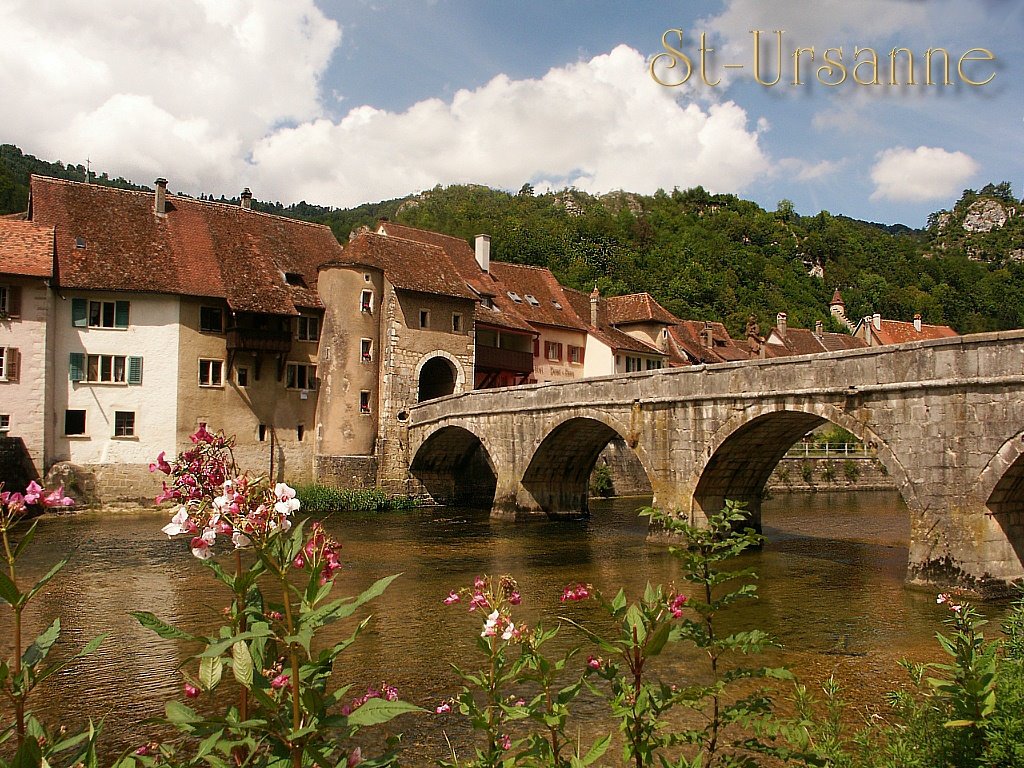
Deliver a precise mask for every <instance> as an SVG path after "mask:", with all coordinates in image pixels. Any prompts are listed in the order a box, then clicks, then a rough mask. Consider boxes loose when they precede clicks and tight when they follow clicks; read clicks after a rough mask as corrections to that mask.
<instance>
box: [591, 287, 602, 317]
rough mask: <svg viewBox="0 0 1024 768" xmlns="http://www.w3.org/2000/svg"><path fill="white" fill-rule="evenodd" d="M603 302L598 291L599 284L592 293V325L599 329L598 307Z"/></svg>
mask: <svg viewBox="0 0 1024 768" xmlns="http://www.w3.org/2000/svg"><path fill="white" fill-rule="evenodd" d="M600 301H601V293H600V291H598V290H597V284H596V283H595V284H594V290H592V291H591V292H590V324H591V325H592V326H593V327H594V328H597V305H598V302H600Z"/></svg>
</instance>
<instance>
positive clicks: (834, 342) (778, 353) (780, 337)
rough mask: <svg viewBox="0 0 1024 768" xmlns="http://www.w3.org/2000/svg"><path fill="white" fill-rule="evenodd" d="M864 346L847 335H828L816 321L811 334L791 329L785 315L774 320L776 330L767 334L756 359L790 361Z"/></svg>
mask: <svg viewBox="0 0 1024 768" xmlns="http://www.w3.org/2000/svg"><path fill="white" fill-rule="evenodd" d="M866 346H867V344H865V343H864V341H863V340H861V339H859V338H857V337H856V336H851V335H850V334H848V333H830V332H828V331H826V330H825V329H824V323H823V322H822V321H820V320H819V321H817V322H816V323H815V325H814V330H813V331H811V330H810V329H808V328H790V327H789V323H788V320H787V317H786V313H785V312H779V313H778V315H777V316H776V318H775V327H774V328H772V330H771V331H770V332H769V333H768V336H767V338H766V339H765V340H764V344H762V345H761V347H760V350H759V356H760V357H764V358H770V357H790V356H793V355H814V354H818V353H821V352H838V351H840V350H843V349H860V348H862V347H866Z"/></svg>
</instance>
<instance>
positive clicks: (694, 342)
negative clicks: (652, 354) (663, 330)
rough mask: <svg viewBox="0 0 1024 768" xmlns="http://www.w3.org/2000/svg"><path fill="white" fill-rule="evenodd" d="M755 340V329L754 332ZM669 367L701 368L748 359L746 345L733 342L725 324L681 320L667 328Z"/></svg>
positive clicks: (748, 352) (752, 353)
mask: <svg viewBox="0 0 1024 768" xmlns="http://www.w3.org/2000/svg"><path fill="white" fill-rule="evenodd" d="M754 336H755V337H756V330H755V333H754ZM668 341H669V354H670V364H671V365H672V366H674V367H679V366H683V365H701V364H705V363H730V362H734V361H736V360H749V359H750V358H751V356H752V355H753V356H755V357H756V354H755V351H753V350H752V349H751V348H750V347H749V346H747V345H744V344H740V343H739V342H737V341H736V340H735V339H733V338H732V337H731V336H730V335H729V332H728V331H727V330H726V328H725V325H723V324H722V323H719V322H713V321H710V320H680V321H679V322H677V323H676V324H675V325H672V326H669V329H668Z"/></svg>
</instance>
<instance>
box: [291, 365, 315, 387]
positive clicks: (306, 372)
mask: <svg viewBox="0 0 1024 768" xmlns="http://www.w3.org/2000/svg"><path fill="white" fill-rule="evenodd" d="M285 382H286V383H285V386H287V387H288V389H316V366H315V365H306V364H305V363H288V369H287V374H286V376H285Z"/></svg>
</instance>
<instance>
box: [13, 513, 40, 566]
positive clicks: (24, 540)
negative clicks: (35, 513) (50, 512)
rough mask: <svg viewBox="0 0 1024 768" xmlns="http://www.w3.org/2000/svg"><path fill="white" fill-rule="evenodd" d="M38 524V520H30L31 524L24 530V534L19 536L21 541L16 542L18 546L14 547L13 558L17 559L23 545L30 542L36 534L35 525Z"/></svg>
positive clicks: (22, 549) (25, 545)
mask: <svg viewBox="0 0 1024 768" xmlns="http://www.w3.org/2000/svg"><path fill="white" fill-rule="evenodd" d="M38 525H39V521H38V520H34V521H33V522H32V525H30V526H29V528H28V530H27V531H25V535H24V536H22V537H21V541H19V542H18V546H16V547H15V548H14V559H15V560H17V559H18V558H19V557H20V556H21V553H22V552H23V551H24V549H25V547H27V546H28V545H29V544H31V543H32V539H34V538H35V535H36V526H38Z"/></svg>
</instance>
